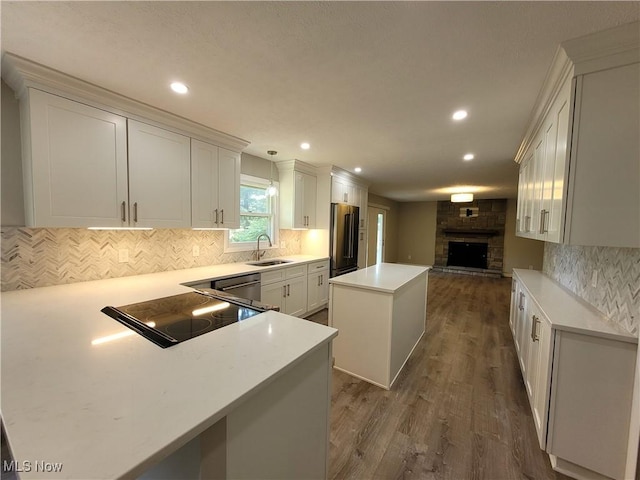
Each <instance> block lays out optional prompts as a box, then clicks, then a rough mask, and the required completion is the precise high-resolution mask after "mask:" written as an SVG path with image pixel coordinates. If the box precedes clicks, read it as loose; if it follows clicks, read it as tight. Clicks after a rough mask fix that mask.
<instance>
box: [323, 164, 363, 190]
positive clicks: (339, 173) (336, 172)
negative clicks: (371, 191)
mask: <svg viewBox="0 0 640 480" xmlns="http://www.w3.org/2000/svg"><path fill="white" fill-rule="evenodd" d="M331 176H332V177H338V178H344V179H345V180H348V181H349V182H351V183H355V184H356V185H360V186H361V187H365V188H369V183H368V182H366V181H365V180H363V179H362V178H361V177H359V176H357V175H354V174H353V173H351V172H349V171H347V170H345V169H343V168H340V167H337V166H335V165H331Z"/></svg>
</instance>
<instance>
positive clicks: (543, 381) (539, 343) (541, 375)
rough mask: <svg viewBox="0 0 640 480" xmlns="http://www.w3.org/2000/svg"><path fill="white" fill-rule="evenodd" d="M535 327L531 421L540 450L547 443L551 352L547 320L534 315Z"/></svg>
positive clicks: (550, 331) (550, 336)
mask: <svg viewBox="0 0 640 480" xmlns="http://www.w3.org/2000/svg"><path fill="white" fill-rule="evenodd" d="M535 322H536V323H535V325H534V326H533V328H532V329H533V339H532V340H533V344H534V345H535V347H534V348H535V350H536V353H535V357H536V362H535V365H532V369H534V370H535V373H534V376H535V380H534V388H533V398H532V404H531V410H532V413H533V420H534V422H535V424H536V431H537V432H538V443H539V444H540V448H541V449H543V450H544V449H545V446H546V443H547V424H548V422H547V419H548V413H549V393H550V391H551V386H550V384H549V378H550V375H551V352H552V343H553V338H552V333H553V331H552V329H551V323H550V322H549V320H548V319H547V318H546V317H545V316H544V315H542V314H539V313H536V319H535Z"/></svg>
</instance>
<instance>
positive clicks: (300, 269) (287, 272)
mask: <svg viewBox="0 0 640 480" xmlns="http://www.w3.org/2000/svg"><path fill="white" fill-rule="evenodd" d="M306 274H307V265H306V264H304V265H298V266H295V267H289V268H285V269H284V278H294V277H300V276H302V275H306Z"/></svg>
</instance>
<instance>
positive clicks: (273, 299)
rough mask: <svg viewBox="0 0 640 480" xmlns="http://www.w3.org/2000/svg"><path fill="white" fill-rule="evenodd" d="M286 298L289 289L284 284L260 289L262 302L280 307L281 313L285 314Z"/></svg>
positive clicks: (275, 284)
mask: <svg viewBox="0 0 640 480" xmlns="http://www.w3.org/2000/svg"><path fill="white" fill-rule="evenodd" d="M286 296H287V287H286V285H285V284H284V282H278V283H272V284H270V285H262V287H261V288H260V301H261V302H262V303H267V304H269V305H276V306H278V307H280V311H281V312H284V307H285V300H286Z"/></svg>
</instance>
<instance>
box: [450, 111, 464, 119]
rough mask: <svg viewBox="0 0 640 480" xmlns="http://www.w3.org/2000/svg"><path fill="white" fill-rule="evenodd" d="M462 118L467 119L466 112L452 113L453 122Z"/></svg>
mask: <svg viewBox="0 0 640 480" xmlns="http://www.w3.org/2000/svg"><path fill="white" fill-rule="evenodd" d="M463 118H467V111H466V110H458V111H457V112H454V113H453V119H454V120H462V119H463Z"/></svg>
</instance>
